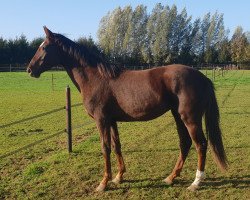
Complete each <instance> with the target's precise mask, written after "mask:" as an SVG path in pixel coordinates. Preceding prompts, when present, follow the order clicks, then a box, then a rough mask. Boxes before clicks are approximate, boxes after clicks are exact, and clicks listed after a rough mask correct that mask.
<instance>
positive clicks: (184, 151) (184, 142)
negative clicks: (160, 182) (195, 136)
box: [164, 110, 192, 185]
mask: <svg viewBox="0 0 250 200" xmlns="http://www.w3.org/2000/svg"><path fill="white" fill-rule="evenodd" d="M172 114H173V116H174V119H175V122H176V126H177V131H178V135H179V139H180V154H179V157H178V160H177V162H176V164H175V167H174V169H173V171H172V173H171V174H170V175H169V176H168V177H167V178H166V179H164V181H165V182H166V183H167V184H168V185H170V184H172V183H173V180H174V179H175V178H176V177H177V176H179V175H180V173H181V170H182V167H183V165H184V162H185V160H186V158H187V155H188V152H189V149H190V147H191V145H192V140H191V138H190V136H189V134H188V130H187V128H186V126H185V124H184V123H183V121H182V120H181V117H180V115H179V113H178V112H177V111H175V110H172Z"/></svg>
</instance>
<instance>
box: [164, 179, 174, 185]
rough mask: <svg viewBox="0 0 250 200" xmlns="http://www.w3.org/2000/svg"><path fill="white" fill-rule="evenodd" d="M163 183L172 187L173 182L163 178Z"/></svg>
mask: <svg viewBox="0 0 250 200" xmlns="http://www.w3.org/2000/svg"><path fill="white" fill-rule="evenodd" d="M163 182H164V183H166V184H167V185H173V181H172V180H170V178H169V177H167V178H165V179H164V180H163Z"/></svg>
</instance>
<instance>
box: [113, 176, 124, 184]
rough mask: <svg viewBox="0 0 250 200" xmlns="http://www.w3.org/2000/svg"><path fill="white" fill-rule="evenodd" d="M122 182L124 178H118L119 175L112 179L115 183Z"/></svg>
mask: <svg viewBox="0 0 250 200" xmlns="http://www.w3.org/2000/svg"><path fill="white" fill-rule="evenodd" d="M121 182H122V179H121V178H117V177H115V178H114V179H113V180H112V183H114V184H116V185H118V184H120V183H121Z"/></svg>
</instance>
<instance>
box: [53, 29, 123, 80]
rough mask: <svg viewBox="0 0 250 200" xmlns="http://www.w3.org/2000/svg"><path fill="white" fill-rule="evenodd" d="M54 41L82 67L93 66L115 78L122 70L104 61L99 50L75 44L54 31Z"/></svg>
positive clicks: (105, 75)
mask: <svg viewBox="0 0 250 200" xmlns="http://www.w3.org/2000/svg"><path fill="white" fill-rule="evenodd" d="M54 41H55V43H56V44H57V45H58V46H59V47H61V48H62V49H63V51H64V52H65V53H67V54H68V55H70V56H71V57H73V58H74V59H75V60H76V61H77V62H79V64H80V65H81V66H82V67H85V66H90V67H95V68H97V69H98V71H99V73H100V74H101V76H103V77H109V78H115V77H117V76H119V74H120V73H121V72H122V71H123V68H122V67H119V66H116V65H110V64H109V63H108V62H106V61H105V58H104V57H105V56H104V55H103V54H102V53H101V52H99V51H96V50H95V51H94V50H93V49H91V48H90V47H88V46H86V45H83V44H81V45H80V44H77V43H75V42H73V41H72V40H70V39H68V38H66V37H65V36H63V35H61V34H56V33H54Z"/></svg>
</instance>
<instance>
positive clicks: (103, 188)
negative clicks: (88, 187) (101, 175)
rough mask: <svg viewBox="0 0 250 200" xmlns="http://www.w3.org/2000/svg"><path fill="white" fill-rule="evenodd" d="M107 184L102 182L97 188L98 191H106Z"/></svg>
mask: <svg viewBox="0 0 250 200" xmlns="http://www.w3.org/2000/svg"><path fill="white" fill-rule="evenodd" d="M105 188H106V186H105V185H104V184H101V183H100V185H99V186H98V187H97V188H96V190H95V191H96V192H104V191H105Z"/></svg>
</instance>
